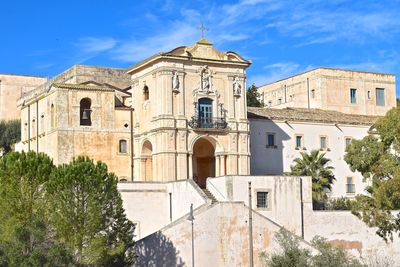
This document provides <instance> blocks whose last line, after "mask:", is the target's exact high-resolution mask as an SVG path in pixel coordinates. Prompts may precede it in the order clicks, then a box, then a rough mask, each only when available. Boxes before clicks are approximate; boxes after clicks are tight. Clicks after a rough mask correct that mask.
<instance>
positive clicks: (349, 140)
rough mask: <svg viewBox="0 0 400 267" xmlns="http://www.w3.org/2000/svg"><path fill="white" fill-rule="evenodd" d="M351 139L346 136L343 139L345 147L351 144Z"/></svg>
mask: <svg viewBox="0 0 400 267" xmlns="http://www.w3.org/2000/svg"><path fill="white" fill-rule="evenodd" d="M351 140H352V138H351V137H346V138H345V139H344V144H345V148H347V147H348V146H349V145H350V144H351Z"/></svg>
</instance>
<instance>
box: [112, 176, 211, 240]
mask: <svg viewBox="0 0 400 267" xmlns="http://www.w3.org/2000/svg"><path fill="white" fill-rule="evenodd" d="M193 183H194V182H193V181H192V180H183V181H177V182H167V183H160V182H152V183H146V182H134V183H119V184H118V190H119V192H120V193H121V197H122V200H123V205H124V209H125V210H126V214H127V217H128V219H130V220H131V221H133V222H134V223H136V224H137V229H136V232H135V235H136V238H137V239H140V238H143V237H145V236H147V235H149V234H151V233H154V232H155V231H157V230H159V229H161V228H162V227H164V226H165V225H167V224H169V223H170V222H171V215H172V221H175V220H177V219H179V218H181V217H182V216H183V215H185V214H187V213H188V212H189V210H190V205H191V204H192V203H193V206H194V208H198V207H200V206H202V205H204V204H206V203H207V200H206V197H205V195H204V193H203V192H202V191H201V190H199V188H198V187H197V186H194V184H193ZM170 201H171V202H170ZM171 212H172V214H171Z"/></svg>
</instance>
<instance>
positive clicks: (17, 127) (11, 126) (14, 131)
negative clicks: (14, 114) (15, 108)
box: [0, 120, 21, 153]
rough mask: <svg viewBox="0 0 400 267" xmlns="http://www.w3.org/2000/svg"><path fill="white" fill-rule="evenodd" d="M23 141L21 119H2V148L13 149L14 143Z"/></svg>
mask: <svg viewBox="0 0 400 267" xmlns="http://www.w3.org/2000/svg"><path fill="white" fill-rule="evenodd" d="M19 141H21V122H20V120H12V121H0V150H3V152H4V153H8V152H10V151H11V149H12V146H13V144H15V143H17V142H19Z"/></svg>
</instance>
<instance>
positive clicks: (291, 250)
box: [261, 228, 364, 267]
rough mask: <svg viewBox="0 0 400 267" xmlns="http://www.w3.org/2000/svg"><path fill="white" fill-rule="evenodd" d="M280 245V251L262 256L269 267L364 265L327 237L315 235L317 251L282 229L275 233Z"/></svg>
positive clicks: (346, 266)
mask: <svg viewBox="0 0 400 267" xmlns="http://www.w3.org/2000/svg"><path fill="white" fill-rule="evenodd" d="M275 239H276V241H277V242H278V244H279V245H280V248H281V251H280V252H279V253H272V254H270V255H267V254H265V253H264V254H262V255H261V256H262V258H263V259H264V260H265V263H266V265H267V266H269V267H338V266H340V267H362V266H364V265H363V264H362V263H361V262H360V261H358V260H357V259H355V258H353V257H351V256H350V255H348V254H347V253H346V251H344V250H343V249H341V248H336V247H333V246H332V245H330V244H329V243H328V242H327V241H326V239H324V238H322V237H318V236H317V237H315V238H313V240H312V241H311V245H312V246H313V247H314V248H315V249H317V250H318V251H317V252H316V253H312V251H311V250H310V249H308V248H302V246H301V245H300V238H299V237H297V236H295V235H293V234H291V233H290V232H289V231H287V230H285V229H283V228H282V229H281V230H280V231H279V232H278V233H276V234H275Z"/></svg>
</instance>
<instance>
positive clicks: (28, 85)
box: [0, 74, 47, 121]
mask: <svg viewBox="0 0 400 267" xmlns="http://www.w3.org/2000/svg"><path fill="white" fill-rule="evenodd" d="M46 81H47V78H45V77H37V76H28V75H15V74H0V121H2V120H5V121H9V120H17V119H20V109H19V108H18V107H17V102H18V99H19V98H21V97H22V96H23V95H24V94H26V93H28V92H29V91H31V90H33V89H35V88H36V87H37V86H39V85H41V84H43V83H45V82H46Z"/></svg>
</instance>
